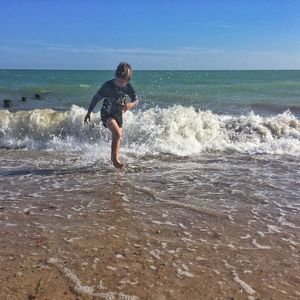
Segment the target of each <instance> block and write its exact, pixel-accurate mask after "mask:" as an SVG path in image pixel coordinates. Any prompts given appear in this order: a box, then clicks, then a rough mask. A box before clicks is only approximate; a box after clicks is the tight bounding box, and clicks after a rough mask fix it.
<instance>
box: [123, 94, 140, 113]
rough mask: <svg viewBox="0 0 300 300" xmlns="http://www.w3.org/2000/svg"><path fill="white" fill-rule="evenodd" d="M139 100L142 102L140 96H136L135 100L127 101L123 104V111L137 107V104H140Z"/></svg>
mask: <svg viewBox="0 0 300 300" xmlns="http://www.w3.org/2000/svg"><path fill="white" fill-rule="evenodd" d="M139 102H140V101H139V98H138V97H137V96H135V100H134V101H133V102H129V103H126V104H125V105H124V106H123V112H125V111H127V110H131V109H133V108H135V107H136V106H138V104H139Z"/></svg>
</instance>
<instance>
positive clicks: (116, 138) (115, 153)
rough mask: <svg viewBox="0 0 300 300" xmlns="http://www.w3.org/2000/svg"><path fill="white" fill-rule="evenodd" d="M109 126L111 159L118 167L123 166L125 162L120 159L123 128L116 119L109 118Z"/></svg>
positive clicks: (107, 123) (107, 124) (107, 122)
mask: <svg viewBox="0 0 300 300" xmlns="http://www.w3.org/2000/svg"><path fill="white" fill-rule="evenodd" d="M106 126H107V128H108V129H109V130H110V131H111V134H112V141H111V160H112V162H113V165H114V166H115V167H116V168H119V169H120V168H122V167H123V164H122V163H121V162H120V160H119V152H120V145H121V138H122V128H121V127H119V125H118V123H117V122H116V120H115V119H113V118H109V119H108V120H107V121H106Z"/></svg>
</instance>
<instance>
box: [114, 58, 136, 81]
mask: <svg viewBox="0 0 300 300" xmlns="http://www.w3.org/2000/svg"><path fill="white" fill-rule="evenodd" d="M115 76H116V77H117V78H122V79H125V80H128V81H129V80H130V79H131V77H132V69H131V66H130V64H128V63H127V62H121V63H119V65H118V67H117V69H116V71H115Z"/></svg>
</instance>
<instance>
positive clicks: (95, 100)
mask: <svg viewBox="0 0 300 300" xmlns="http://www.w3.org/2000/svg"><path fill="white" fill-rule="evenodd" d="M99 91H100V90H99ZM99 91H98V92H97V93H96V94H95V96H94V97H93V98H92V100H91V103H90V105H89V108H88V112H87V114H86V116H85V117H84V123H85V124H87V123H88V122H91V112H92V111H93V109H94V108H95V106H96V104H97V103H98V102H99V101H100V100H101V99H102V98H103V96H102V95H101V93H100V92H99Z"/></svg>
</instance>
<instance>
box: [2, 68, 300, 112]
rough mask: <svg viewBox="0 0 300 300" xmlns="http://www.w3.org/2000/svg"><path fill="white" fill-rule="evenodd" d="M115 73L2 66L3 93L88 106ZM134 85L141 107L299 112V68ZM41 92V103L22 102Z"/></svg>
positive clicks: (146, 74)
mask: <svg viewBox="0 0 300 300" xmlns="http://www.w3.org/2000/svg"><path fill="white" fill-rule="evenodd" d="M113 75H114V73H113V71H48V70H43V71H42V70H1V71H0V97H1V98H3V99H4V98H10V99H12V100H14V101H13V105H12V109H15V110H19V109H22V110H23V109H24V110H29V109H33V108H54V109H57V110H69V109H70V107H71V105H72V104H76V105H78V106H81V107H87V106H88V103H89V101H90V99H91V97H92V96H93V95H94V94H95V92H96V91H97V90H98V88H99V87H100V86H101V84H102V83H103V82H104V81H106V80H109V79H111V78H112V77H113ZM132 83H133V85H134V87H135V89H136V91H137V93H138V95H139V96H140V98H141V99H142V105H141V106H140V108H144V109H146V108H150V107H155V106H159V107H170V106H173V105H183V106H193V107H194V108H196V109H201V110H207V109H209V110H211V111H213V112H216V113H221V114H235V115H236V114H238V115H240V114H245V113H247V112H249V111H251V110H252V111H254V112H255V113H259V114H262V115H264V116H269V115H273V114H277V113H280V112H284V111H286V110H288V109H289V110H290V111H291V112H292V113H294V114H295V115H297V116H299V114H300V71H292V70H291V71H135V72H134V77H133V80H132ZM36 93H38V94H41V95H42V100H41V101H33V100H31V101H27V102H26V103H25V102H24V103H21V101H20V98H21V96H26V97H27V98H28V99H32V98H34V94H36ZM98 108H99V107H98Z"/></svg>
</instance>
